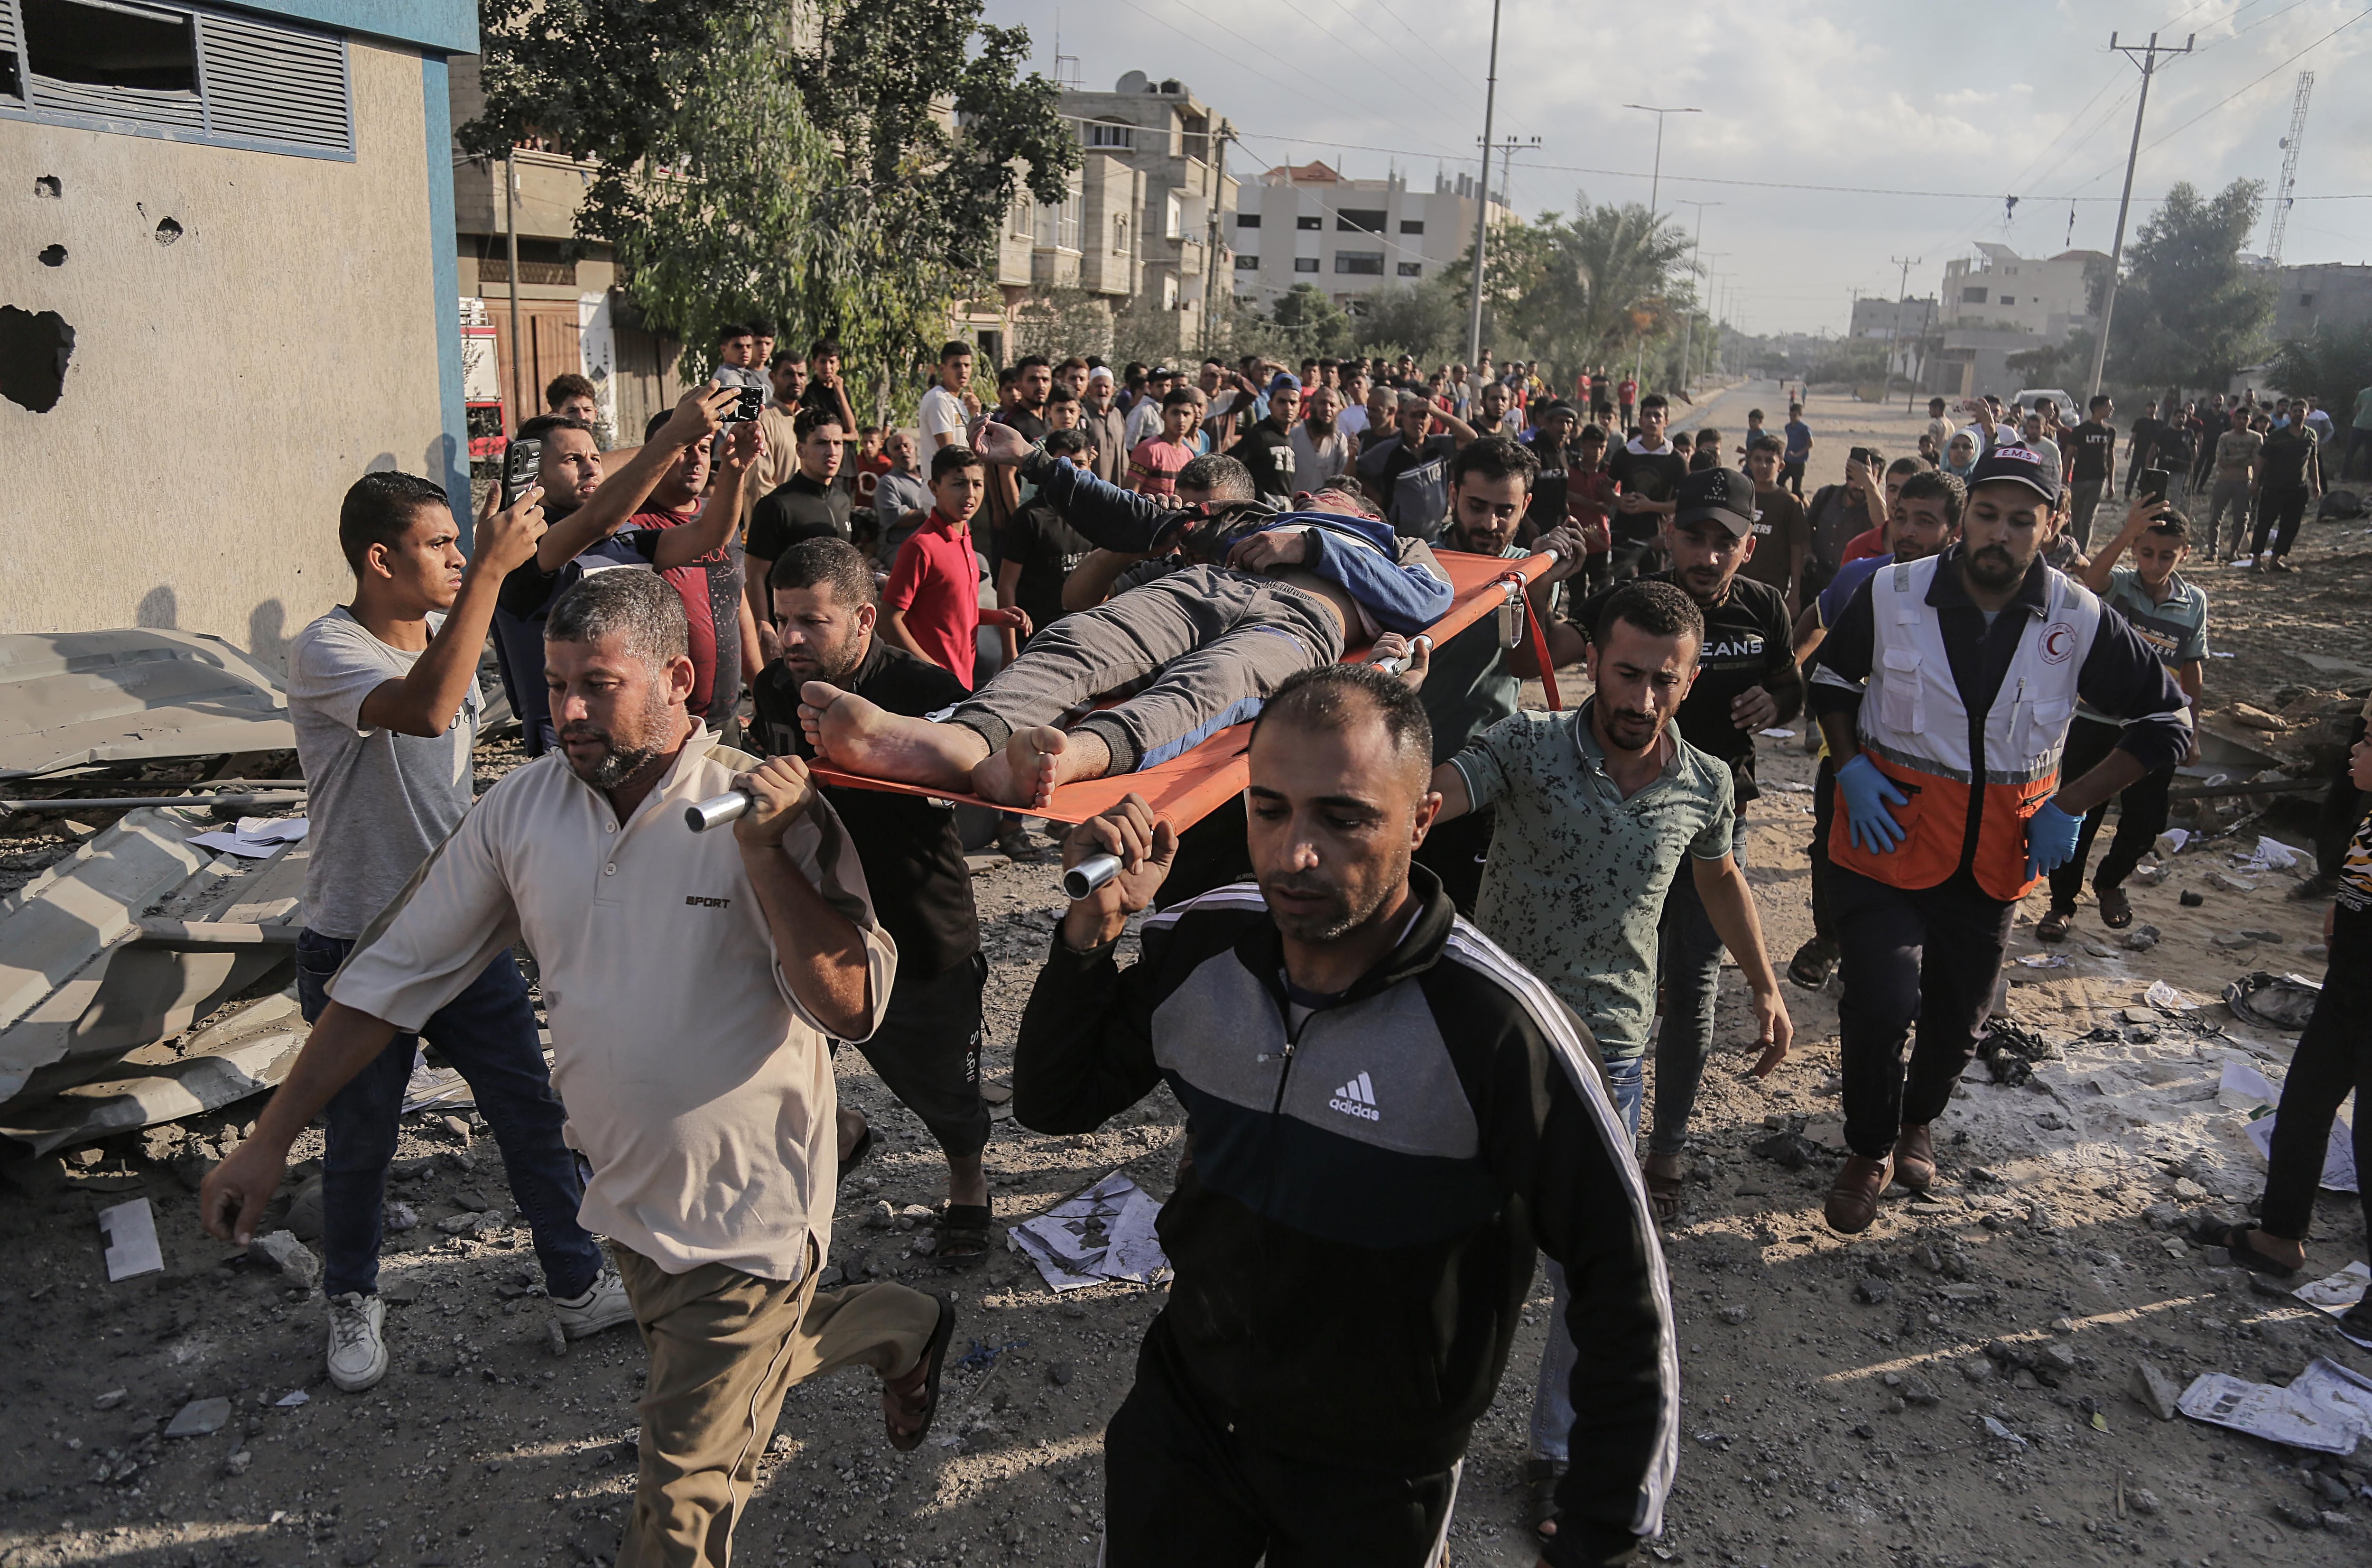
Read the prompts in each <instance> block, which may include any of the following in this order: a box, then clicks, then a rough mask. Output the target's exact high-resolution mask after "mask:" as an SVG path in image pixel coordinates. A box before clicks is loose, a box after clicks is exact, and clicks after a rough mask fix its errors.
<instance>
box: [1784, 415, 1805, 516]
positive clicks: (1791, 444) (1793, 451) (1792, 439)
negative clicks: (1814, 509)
mask: <svg viewBox="0 0 2372 1568" xmlns="http://www.w3.org/2000/svg"><path fill="white" fill-rule="evenodd" d="M1785 436H1786V440H1787V450H1786V452H1785V455H1784V456H1782V458H1781V459H1780V462H1779V476H1780V478H1781V480H1782V481H1783V482H1785V484H1786V486H1787V488H1788V489H1789V490H1791V491H1793V492H1794V493H1795V495H1796V500H1798V501H1800V500H1802V499H1803V498H1804V465H1805V464H1807V463H1808V462H1810V461H1811V460H1812V427H1811V426H1810V425H1808V424H1805V423H1804V405H1803V404H1801V403H1789V404H1788V405H1787V424H1786V429H1785Z"/></svg>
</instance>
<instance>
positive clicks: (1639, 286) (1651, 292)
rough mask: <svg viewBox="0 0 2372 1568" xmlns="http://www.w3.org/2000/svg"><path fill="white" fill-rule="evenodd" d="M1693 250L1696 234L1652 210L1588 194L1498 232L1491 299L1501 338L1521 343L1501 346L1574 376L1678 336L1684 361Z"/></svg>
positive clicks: (1486, 286)
mask: <svg viewBox="0 0 2372 1568" xmlns="http://www.w3.org/2000/svg"><path fill="white" fill-rule="evenodd" d="M1688 249H1689V240H1688V236H1687V235H1685V234H1683V233H1681V232H1680V228H1679V227H1678V226H1675V225H1673V224H1671V223H1670V222H1669V221H1667V220H1665V219H1663V218H1660V217H1658V216H1657V215H1654V214H1651V213H1649V212H1648V211H1647V209H1646V208H1645V207H1644V206H1641V205H1639V204H1637V203H1632V204H1630V205H1627V206H1619V207H1618V206H1592V205H1591V204H1590V203H1589V199H1588V197H1587V196H1586V195H1579V194H1576V197H1575V198H1574V211H1573V213H1572V214H1571V215H1569V216H1564V215H1557V214H1554V213H1543V214H1542V215H1541V218H1540V221H1539V222H1538V223H1536V224H1529V225H1516V224H1511V225H1507V226H1503V227H1500V228H1496V229H1494V230H1493V231H1492V233H1491V248H1490V251H1489V254H1488V256H1487V258H1486V260H1485V262H1484V266H1483V297H1484V301H1485V303H1486V304H1487V305H1489V306H1490V307H1491V308H1492V311H1493V315H1494V320H1495V322H1496V323H1497V324H1498V326H1499V327H1500V328H1501V329H1502V330H1501V331H1499V332H1498V334H1497V338H1498V339H1505V338H1506V337H1509V336H1512V337H1513V338H1514V339H1515V340H1517V342H1516V343H1515V344H1508V343H1498V347H1499V352H1500V354H1501V356H1502V357H1506V355H1507V354H1509V353H1510V352H1512V351H1513V349H1514V348H1515V347H1516V346H1520V347H1521V348H1522V349H1523V350H1524V351H1525V354H1526V355H1527V356H1528V357H1530V358H1535V359H1543V360H1546V361H1547V362H1548V363H1549V364H1550V365H1551V366H1553V367H1554V369H1555V372H1556V375H1557V377H1559V378H1562V379H1570V378H1571V377H1572V376H1573V375H1574V374H1575V373H1576V371H1578V370H1579V369H1580V368H1581V366H1584V365H1599V364H1606V363H1608V362H1610V361H1614V360H1628V359H1630V358H1632V357H1633V356H1634V354H1637V355H1640V356H1641V357H1643V358H1645V357H1648V356H1649V350H1650V349H1651V348H1655V349H1660V347H1661V346H1662V340H1664V339H1665V338H1666V337H1668V336H1669V337H1670V338H1671V339H1672V340H1673V341H1672V343H1670V345H1669V346H1670V347H1671V349H1672V350H1673V351H1675V352H1674V354H1673V356H1672V357H1673V359H1674V360H1675V361H1676V360H1677V350H1678V348H1679V346H1680V345H1679V335H1680V322H1681V319H1682V317H1681V312H1682V310H1683V309H1685V308H1692V306H1693V300H1692V296H1691V295H1690V293H1689V291H1688V280H1687V278H1686V275H1685V273H1683V271H1682V269H1681V266H1680V261H1681V258H1682V257H1684V256H1685V255H1686V254H1687V253H1688ZM1473 254H1474V253H1473V251H1472V250H1471V248H1470V249H1469V250H1468V251H1467V252H1466V259H1465V260H1464V261H1462V262H1461V263H1460V268H1461V271H1460V275H1468V274H1467V273H1466V271H1465V269H1471V267H1472V265H1473ZM1485 341H1495V340H1494V339H1493V338H1491V337H1487V336H1486V340H1485ZM1691 357H1692V358H1694V357H1697V356H1696V355H1695V354H1694V352H1693V349H1692V354H1691ZM1676 367H1677V366H1675V368H1676Z"/></svg>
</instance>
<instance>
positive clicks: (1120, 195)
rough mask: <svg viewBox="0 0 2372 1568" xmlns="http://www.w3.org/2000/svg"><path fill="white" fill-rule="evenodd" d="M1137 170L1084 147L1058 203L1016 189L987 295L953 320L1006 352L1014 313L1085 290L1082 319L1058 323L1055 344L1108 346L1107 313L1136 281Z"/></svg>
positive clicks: (985, 348)
mask: <svg viewBox="0 0 2372 1568" xmlns="http://www.w3.org/2000/svg"><path fill="white" fill-rule="evenodd" d="M1144 211H1145V171H1144V170H1143V169H1140V168H1136V167H1135V166H1134V165H1133V164H1131V163H1130V162H1128V160H1126V159H1125V158H1121V157H1113V156H1112V155H1111V154H1110V153H1108V152H1091V153H1089V154H1087V160H1086V162H1085V164H1084V165H1083V166H1082V167H1081V168H1080V169H1079V171H1078V172H1077V173H1076V174H1074V175H1072V176H1071V189H1070V194H1069V195H1068V196H1067V197H1066V198H1065V199H1064V202H1063V203H1062V204H1061V205H1059V206H1047V205H1045V204H1044V203H1040V202H1038V201H1036V200H1034V199H1033V198H1032V197H1031V196H1030V194H1029V192H1028V191H1027V190H1023V191H1020V192H1017V193H1016V195H1015V197H1014V201H1013V205H1012V206H1011V207H1010V208H1008V209H1007V210H1006V221H1005V232H1004V233H1003V234H1001V235H1000V236H998V237H997V247H996V287H997V293H998V296H1000V297H999V298H997V299H994V300H976V301H973V302H972V303H971V306H970V307H969V308H967V309H965V310H963V311H961V312H959V322H960V324H961V325H962V326H963V327H964V328H965V329H966V330H967V331H970V332H971V335H972V336H973V337H974V338H975V339H977V340H978V341H979V343H980V345H981V349H982V353H983V356H984V357H987V358H989V359H992V360H994V359H1004V358H1007V357H1009V355H1008V354H1006V348H1007V345H1008V342H1009V339H1008V334H1009V333H1011V332H1012V331H1014V330H1015V329H1016V326H1017V316H1018V315H1019V314H1020V313H1022V312H1026V311H1028V310H1029V309H1031V308H1045V309H1054V308H1058V307H1059V305H1060V303H1061V301H1062V299H1063V296H1070V297H1071V298H1073V299H1077V298H1079V297H1080V296H1085V301H1084V302H1085V304H1086V305H1087V308H1088V310H1089V312H1090V318H1089V319H1078V318H1075V317H1070V316H1069V315H1068V313H1067V312H1065V317H1066V319H1064V323H1063V328H1062V331H1061V332H1060V333H1058V334H1057V335H1058V336H1060V337H1061V338H1062V340H1063V342H1062V346H1063V347H1064V349H1065V350H1066V351H1067V350H1069V349H1072V348H1086V349H1094V348H1097V347H1098V346H1099V343H1100V344H1101V345H1103V346H1108V345H1109V343H1110V321H1111V316H1112V314H1113V313H1114V312H1116V311H1119V310H1122V309H1125V308H1127V307H1128V304H1129V302H1130V301H1131V300H1133V299H1134V298H1135V297H1136V295H1137V293H1138V291H1139V290H1140V289H1141V288H1142V287H1143V285H1144V275H1145V253H1144V230H1143V226H1142V223H1141V221H1140V220H1141V216H1142V215H1143V213H1144Z"/></svg>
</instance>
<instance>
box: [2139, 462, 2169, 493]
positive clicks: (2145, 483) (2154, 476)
mask: <svg viewBox="0 0 2372 1568" xmlns="http://www.w3.org/2000/svg"><path fill="white" fill-rule="evenodd" d="M2168 479H2169V470H2165V469H2144V470H2142V472H2141V493H2142V494H2144V495H2146V496H2148V497H2149V498H2150V499H2151V500H2153V501H2163V500H2165V499H2166V484H2167V480H2168Z"/></svg>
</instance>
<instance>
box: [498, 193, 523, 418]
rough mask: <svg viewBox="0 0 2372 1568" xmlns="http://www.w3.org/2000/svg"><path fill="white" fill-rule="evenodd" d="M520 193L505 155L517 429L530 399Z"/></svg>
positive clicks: (513, 401)
mask: <svg viewBox="0 0 2372 1568" xmlns="http://www.w3.org/2000/svg"><path fill="white" fill-rule="evenodd" d="M517 195H518V173H517V169H516V168H514V167H513V164H512V159H511V155H510V154H509V153H505V154H504V155H503V231H504V233H505V234H506V236H508V239H509V247H510V272H511V429H512V430H514V431H516V430H517V429H518V427H519V425H520V424H523V423H524V422H525V421H526V419H527V416H528V415H527V399H526V397H525V395H524V394H522V393H521V392H520V391H519V388H520V387H522V386H524V385H525V384H526V383H525V381H524V379H523V377H524V376H525V374H526V369H527V345H526V344H525V343H521V342H519V308H518V211H517V207H516V206H515V205H514V203H516V201H517Z"/></svg>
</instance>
